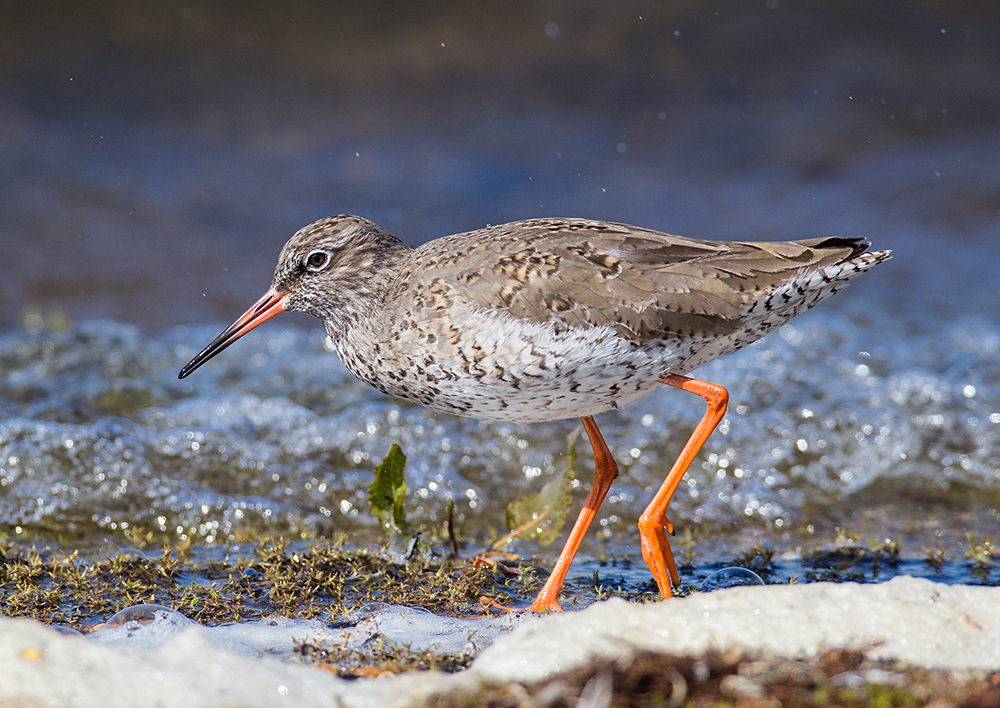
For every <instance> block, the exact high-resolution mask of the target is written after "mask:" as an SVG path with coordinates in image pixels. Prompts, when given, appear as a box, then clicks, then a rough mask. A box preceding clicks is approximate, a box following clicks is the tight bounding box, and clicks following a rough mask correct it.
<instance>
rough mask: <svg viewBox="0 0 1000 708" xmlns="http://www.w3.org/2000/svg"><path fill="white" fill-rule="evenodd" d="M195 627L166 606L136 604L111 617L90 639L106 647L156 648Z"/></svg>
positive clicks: (191, 621) (190, 621)
mask: <svg viewBox="0 0 1000 708" xmlns="http://www.w3.org/2000/svg"><path fill="white" fill-rule="evenodd" d="M195 624H197V623H196V622H194V621H193V620H190V619H188V618H187V617H185V616H184V615H182V614H181V613H180V612H177V611H176V610H172V609H170V608H169V607H164V606H163V605H133V606H131V607H126V608H125V609H124V610H122V611H121V612H117V613H115V614H114V615H112V616H111V617H110V618H108V621H107V622H105V623H104V624H103V625H101V626H100V627H99V628H98V629H96V630H94V631H93V632H92V633H91V634H90V636H91V638H92V639H96V640H97V641H100V642H104V643H106V644H125V645H128V646H131V647H136V648H140V649H155V648H156V647H158V646H160V645H161V644H163V643H164V642H166V641H167V640H168V639H170V638H171V637H174V636H176V635H177V634H179V633H181V632H183V631H184V630H185V629H187V628H188V627H191V626H194V625H195Z"/></svg>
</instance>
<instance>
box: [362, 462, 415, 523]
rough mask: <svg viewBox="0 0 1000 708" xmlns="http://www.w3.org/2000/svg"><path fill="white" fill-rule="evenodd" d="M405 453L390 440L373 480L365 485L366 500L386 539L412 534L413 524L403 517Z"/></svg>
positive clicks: (404, 513)
mask: <svg viewBox="0 0 1000 708" xmlns="http://www.w3.org/2000/svg"><path fill="white" fill-rule="evenodd" d="M405 467H406V455H404V454H403V451H402V450H401V449H400V447H399V445H396V444H395V443H393V445H392V447H391V448H389V453H388V454H387V455H386V456H385V458H384V459H383V460H382V463H381V464H380V465H379V466H378V467H376V468H375V480H374V481H373V482H372V483H371V485H370V486H369V487H368V503H369V505H370V506H371V511H372V514H374V516H375V518H376V519H378V520H379V523H380V524H381V525H382V528H383V530H385V532H386V535H387V536H388V537H389V540H390V541H392V542H393V543H395V542H396V541H397V540H400V539H410V538H412V537H413V527H412V526H410V522H409V521H407V520H406V511H405V510H404V509H403V500H404V498H405V497H406V480H405V479H404V478H403V469H404V468H405Z"/></svg>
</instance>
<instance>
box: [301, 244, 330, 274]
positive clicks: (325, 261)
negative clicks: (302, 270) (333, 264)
mask: <svg viewBox="0 0 1000 708" xmlns="http://www.w3.org/2000/svg"><path fill="white" fill-rule="evenodd" d="M305 264H306V268H307V269H308V270H311V271H313V272H319V271H321V270H323V269H324V268H326V267H327V266H328V265H330V254H329V252H327V251H324V250H322V249H319V248H317V249H316V250H315V251H312V252H310V253H309V255H308V256H306V259H305Z"/></svg>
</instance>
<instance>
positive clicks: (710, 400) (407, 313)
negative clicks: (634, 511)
mask: <svg viewBox="0 0 1000 708" xmlns="http://www.w3.org/2000/svg"><path fill="white" fill-rule="evenodd" d="M869 245H870V244H869V243H868V242H867V241H864V240H862V239H859V238H819V239H811V240H805V241H788V242H776V243H732V242H722V241H700V240H695V239H688V238H682V237H680V236H671V235H668V234H664V233H659V232H657V231H650V230H648V229H642V228H637V227H634V226H626V225H624V224H616V223H609V222H604V221H588V220H584V219H531V220H527V221H516V222H513V223H510V224H503V225H501V226H492V227H488V228H485V229H480V230H478V231H470V232H468V233H462V234H456V235H454V236H446V237H444V238H440V239H436V240H434V241H430V242H428V243H425V244H424V245H422V246H420V247H418V248H415V249H414V248H411V247H409V246H407V245H405V244H404V243H403V242H402V241H400V240H399V239H397V238H396V237H395V236H393V235H392V234H390V233H388V232H387V231H385V230H384V229H381V228H379V227H378V226H376V225H375V224H373V223H372V222H370V221H367V220H366V219H362V218H360V217H357V216H347V215H340V216H333V217H330V218H327V219H322V220H320V221H317V222H315V223H313V224H310V225H309V226H306V227H305V228H303V229H301V230H299V231H298V232H297V233H296V234H295V235H294V236H292V238H291V239H290V240H289V241H288V243H286V244H285V247H284V248H283V249H282V250H281V255H280V257H279V259H278V266H277V268H276V269H275V272H274V279H273V280H272V281H271V288H270V289H269V290H268V291H267V293H265V294H264V296H263V297H262V298H261V299H260V300H258V301H257V302H256V303H255V304H254V305H253V307H251V308H250V309H249V310H247V312H246V313H245V314H244V315H243V316H241V317H240V318H239V319H238V320H236V321H235V322H234V323H233V324H232V325H230V326H229V328H228V329H226V330H225V331H224V332H223V333H222V334H220V335H219V336H218V337H216V339H215V340H214V341H213V342H212V343H211V344H209V345H208V346H207V347H206V348H205V349H204V351H202V352H201V353H200V354H198V355H197V356H196V357H195V358H194V359H192V360H191V362H190V363H188V365H187V366H185V367H184V368H183V369H181V372H180V377H181V378H184V377H185V376H187V375H188V374H190V373H191V372H192V371H194V370H195V369H196V368H198V367H199V366H201V365H202V364H203V363H205V362H206V361H207V360H208V359H210V358H211V357H213V356H215V355H216V354H218V353H219V352H221V351H222V350H223V349H225V348H226V347H228V346H229V345H230V344H232V343H233V342H235V341H236V340H237V339H239V338H240V337H242V336H243V335H244V334H246V333H247V332H249V331H250V330H252V329H253V328H254V327H256V326H257V325H259V324H261V323H263V322H265V321H266V320H268V319H270V318H271V317H273V316H274V315H277V314H278V313H280V312H284V311H286V310H290V311H296V312H305V313H308V314H310V315H314V316H315V317H318V318H319V319H320V320H322V321H323V323H324V325H326V330H327V332H328V333H329V335H330V338H331V339H332V340H333V343H334V345H335V346H336V348H337V352H338V354H339V355H340V358H341V359H342V360H343V362H344V365H345V366H346V367H347V368H348V370H350V372H351V373H352V374H354V375H355V376H357V377H358V378H359V379H361V380H362V381H364V382H366V383H368V384H370V385H371V386H374V387H375V388H376V389H378V390H379V391H381V392H382V393H385V394H387V395H389V396H395V397H397V398H402V399H405V400H407V401H412V402H414V403H418V404H420V405H422V406H427V407H429V408H432V409H434V410H437V411H443V412H445V413H454V414H456V415H462V416H469V417H472V418H483V419H488V420H506V421H512V422H515V423H538V422H542V421H549V420H557V419H561V418H571V417H580V418H581V419H582V421H583V426H584V429H585V430H586V432H587V436H588V437H589V438H590V443H591V446H592V447H593V450H594V458H595V468H594V483H593V486H592V488H591V490H590V494H589V496H588V497H587V500H586V501H585V502H584V506H583V509H582V510H581V511H580V515H579V517H578V519H577V521H576V524H575V525H574V527H573V529H572V530H571V531H570V534H569V538H568V539H567V541H566V546H565V548H564V549H563V551H562V553H561V554H560V556H559V559H558V561H557V562H556V565H555V567H554V568H553V571H552V573H551V574H550V576H549V578H548V580H547V581H546V583H545V585H544V586H543V588H542V590H541V592H540V593H539V594H538V597H537V598H536V599H535V602H534V604H533V605H532V608H533V609H535V610H539V611H543V610H558V609H560V608H559V604H558V595H559V591H560V589H561V588H562V585H563V581H564V580H565V578H566V573H567V571H568V570H569V565H570V563H571V562H572V560H573V557H574V555H576V552H577V549H578V548H579V546H580V543H581V541H582V540H583V537H584V534H586V532H587V529H588V527H589V526H590V523H591V521H592V520H593V519H594V516H595V515H596V513H597V510H598V508H599V507H600V505H601V502H602V501H603V500H604V497H605V495H606V494H607V492H608V489H609V488H610V487H611V483H612V481H613V480H614V479H615V477H617V475H618V467H617V465H616V464H615V460H614V458H613V457H612V455H611V451H610V450H609V449H608V446H607V444H605V442H604V439H603V437H602V436H601V432H600V431H599V430H598V428H597V423H596V422H595V421H594V418H593V416H594V415H596V414H598V413H601V412H603V411H607V410H610V409H617V408H619V407H620V406H623V405H625V404H626V403H629V402H630V401H634V400H635V399H637V398H639V397H640V396H642V395H644V394H646V393H649V392H650V391H652V390H653V389H654V388H657V387H659V385H660V384H667V385H668V386H674V387H676V388H680V389H683V390H685V391H689V392H691V393H694V394H696V395H698V396H701V397H702V398H704V399H705V401H706V402H707V404H708V406H707V410H706V412H705V414H704V416H703V417H702V419H701V421H700V422H699V423H698V425H697V426H696V427H695V430H694V433H693V434H692V435H691V438H690V439H689V440H688V442H687V444H686V445H685V446H684V448H683V450H682V452H681V454H680V457H679V458H678V459H677V461H676V462H675V463H674V465H673V467H672V468H671V470H670V471H669V472H668V473H667V476H666V479H665V480H664V482H663V484H662V486H661V487H660V488H659V491H657V493H656V494H655V496H654V497H653V500H652V502H650V504H649V506H648V507H647V508H646V510H645V511H644V512H643V514H642V516H641V517H640V518H639V535H640V539H641V547H642V556H643V558H644V560H645V561H646V563H647V565H648V566H649V569H650V570H651V571H652V573H653V578H654V579H655V580H656V583H657V585H658V586H659V590H660V593H661V595H662V596H663V597H669V596H670V595H671V592H672V587H673V586H676V585H677V584H678V583H679V576H678V573H677V567H676V565H675V563H674V558H673V553H672V551H671V549H670V544H669V542H668V541H667V536H666V532H668V531H669V532H670V533H673V527H672V525H671V523H670V521H669V520H668V519H667V518H666V515H665V512H666V509H667V504H668V503H669V502H670V498H671V497H672V496H673V494H674V491H675V490H676V489H677V485H678V484H679V483H680V481H681V477H683V475H684V473H685V472H686V471H687V469H688V466H689V465H690V464H691V461H692V460H693V459H694V457H695V455H697V454H698V451H699V450H700V449H701V446H702V445H703V444H704V443H705V440H707V439H708V436H709V435H710V434H711V433H712V431H713V430H714V429H715V427H716V426H717V425H718V424H719V421H721V420H722V417H723V416H724V415H725V412H726V405H727V403H728V400H729V394H728V392H727V391H726V389H725V388H723V387H722V386H719V385H716V384H713V383H708V382H706V381H700V380H698V379H694V378H689V377H687V376H686V374H687V373H689V372H690V371H692V370H693V369H695V368H697V367H698V366H701V365H702V364H705V363H706V362H708V361H711V360H712V359H715V358H716V357H719V356H722V355H724V354H728V353H730V352H734V351H736V350H737V349H740V348H741V347H744V346H746V345H747V344H750V343H751V342H753V341H755V340H757V339H759V338H760V337H761V336H763V335H764V334H765V333H766V332H768V331H770V330H772V329H775V328H776V327H778V326H780V325H781V324H783V323H784V322H786V321H788V319H789V318H791V317H793V316H795V315H797V314H798V313H800V312H802V311H803V310H806V309H808V308H810V307H812V306H813V305H815V304H816V303H818V302H819V301H820V300H823V299H825V298H827V297H829V296H830V295H833V294H834V293H835V292H837V291H838V290H841V289H842V288H844V287H845V286H846V285H847V283H848V281H849V280H851V279H852V278H854V277H856V276H858V275H860V274H861V273H863V272H865V271H866V270H868V269H869V268H871V267H872V266H873V265H875V264H876V263H881V262H882V261H884V260H886V259H888V258H889V255H890V254H889V251H877V252H867V251H866V249H867V248H868V246H869Z"/></svg>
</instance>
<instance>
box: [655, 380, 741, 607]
mask: <svg viewBox="0 0 1000 708" xmlns="http://www.w3.org/2000/svg"><path fill="white" fill-rule="evenodd" d="M660 383H664V384H667V385H668V386H675V387H677V388H680V389H683V390H685V391H689V392H691V393H696V394H698V395H699V396H701V397H702V398H704V399H705V400H706V401H707V402H708V410H706V411H705V415H704V416H703V417H702V419H701V422H699V423H698V426H697V427H696V428H695V429H694V432H693V433H692V434H691V438H690V439H689V440H688V441H687V444H686V445H684V449H683V450H681V454H680V457H678V458H677V461H676V462H675V463H674V466H673V467H671V468H670V472H669V473H668V474H667V478H666V479H665V480H663V484H662V485H661V486H660V489H659V491H658V492H656V496H654V497H653V501H651V502H650V503H649V506H647V507H646V510H645V511H644V512H642V516H640V517H639V537H640V539H641V541H642V557H643V559H644V560H645V561H646V565H648V566H649V569H650V570H651V571H652V572H653V578H655V579H656V584H657V585H658V586H659V587H660V595H662V596H663V597H670V596H671V594H672V592H671V587H672V585H677V584H678V583H679V582H680V576H679V575H678V574H677V565H676V564H675V563H674V554H673V551H671V550H670V543H669V542H668V541H667V535H666V533H665V530H666V531H669V532H670V533H671V534H673V532H674V529H673V526H672V525H671V523H670V521H669V520H667V517H666V511H667V504H669V503H670V499H671V497H673V496H674V491H676V489H677V485H679V484H680V483H681V478H682V477H683V476H684V473H685V472H687V469H688V467H690V466H691V462H692V461H693V460H694V458H695V455H697V454H698V451H699V450H701V446H702V445H704V444H705V441H706V440H708V436H709V435H711V434H712V431H713V430H715V426H717V425H718V424H719V421H721V420H722V417H723V416H724V415H726V406H727V405H728V403H729V392H728V391H726V389H724V388H723V387H722V386H719V385H717V384H713V383H708V382H707V381H699V380H698V379H689V378H688V377H686V376H677V375H676V374H671V375H670V376H667V377H666V378H665V379H661V381H660Z"/></svg>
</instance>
